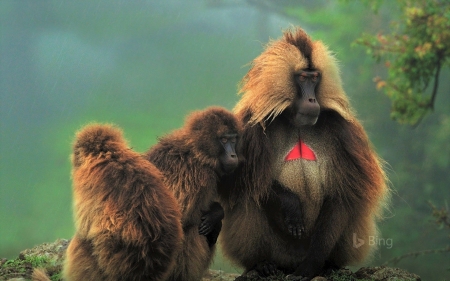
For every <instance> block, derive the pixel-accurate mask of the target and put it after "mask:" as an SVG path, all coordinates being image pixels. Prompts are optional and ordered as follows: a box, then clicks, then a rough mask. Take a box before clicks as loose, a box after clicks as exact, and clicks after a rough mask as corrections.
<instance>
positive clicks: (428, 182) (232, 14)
mask: <svg viewBox="0 0 450 281" xmlns="http://www.w3.org/2000/svg"><path fill="white" fill-rule="evenodd" d="M363 2H364V1H325V0H320V1H293V0H292V1H290V0H282V1H254V0H247V1H246V0H229V1H227V0H222V1H221V0H190V1H174V0H170V1H167V0H166V1H151V0H113V1H103V0H90V1H69V0H54V1H51V0H39V1H37V0H21V1H17V0H1V1H0V258H2V257H5V258H13V257H15V256H17V255H18V253H19V252H20V251H21V250H23V249H26V248H30V247H32V246H34V245H36V244H40V243H43V242H52V241H54V240H55V239H57V238H67V239H69V238H70V237H71V236H72V235H73V233H74V226H73V218H72V194H71V178H70V168H71V167H70V161H69V155H70V153H71V143H72V141H73V138H74V134H75V132H76V131H77V130H78V129H80V128H81V127H82V126H84V125H86V124H88V123H89V122H93V121H96V122H102V123H114V124H117V125H118V126H119V127H121V128H122V129H123V131H124V135H125V137H126V138H127V140H128V141H129V143H130V145H131V146H132V147H133V149H134V150H136V151H139V152H144V151H146V150H147V149H148V148H149V147H150V146H152V145H153V144H155V143H156V141H157V138H158V137H160V136H163V135H164V134H165V133H168V132H170V131H171V130H173V129H176V128H178V127H180V126H181V125H182V124H183V122H184V117H185V116H186V114H188V113H189V112H191V111H193V110H196V109H203V108H205V107H207V106H211V105H219V106H224V107H226V108H228V109H232V108H233V106H234V104H235V103H236V102H237V100H238V99H239V96H237V84H238V83H239V81H240V80H241V78H242V77H243V76H244V75H245V73H246V72H247V71H248V69H249V66H248V63H249V62H251V60H252V59H253V58H255V57H256V56H257V55H259V54H260V53H261V51H262V50H263V48H264V45H265V44H266V43H267V42H269V40H270V39H271V38H272V39H276V38H278V37H280V36H281V34H282V30H284V29H286V28H289V27H291V26H293V25H298V26H301V27H303V28H304V29H305V30H306V31H307V32H308V33H309V34H310V35H311V37H312V38H313V39H320V40H322V41H324V42H325V43H326V44H327V45H329V47H330V49H331V50H333V51H334V52H335V53H336V57H337V58H338V60H339V61H340V65H341V72H342V78H343V81H344V89H345V90H346V92H347V94H348V96H349V97H350V100H351V102H352V105H353V107H354V108H355V110H356V112H357V113H358V117H359V118H360V120H361V121H362V122H363V124H364V126H365V128H366V130H367V132H368V134H369V136H370V138H371V141H372V142H373V145H374V147H375V149H376V150H377V152H378V153H379V154H380V156H381V157H382V158H383V159H385V160H386V162H387V163H388V164H387V165H386V168H387V172H388V175H389V178H390V181H391V186H392V189H393V191H394V193H393V198H392V204H391V208H390V211H389V212H388V213H387V214H386V215H387V219H386V220H385V221H383V222H382V223H380V230H381V232H380V237H379V238H380V239H390V240H389V241H391V242H392V245H391V247H388V246H387V245H380V246H379V251H377V252H376V254H375V256H374V258H373V260H372V261H371V262H370V263H369V264H370V265H380V264H382V263H383V262H385V261H387V260H389V259H391V258H393V257H396V256H399V255H402V254H405V253H408V252H414V251H418V250H427V249H437V248H443V247H444V246H445V245H447V244H448V232H446V231H445V230H444V229H438V228H437V227H436V226H435V224H434V223H433V222H432V219H431V208H430V206H429V204H428V203H427V202H428V201H431V202H433V203H434V204H436V205H437V206H443V207H445V206H447V204H448V199H449V195H450V192H449V182H450V173H449V167H450V115H449V112H450V95H448V93H449V89H450V81H449V79H448V77H450V76H449V74H450V73H449V71H448V69H446V70H444V71H442V73H441V82H440V88H439V89H440V90H439V91H440V92H439V93H438V96H437V100H436V107H435V111H434V113H433V114H432V115H429V116H428V117H426V118H425V119H424V120H423V121H422V122H421V123H420V125H419V126H417V128H414V129H413V128H411V127H408V126H404V125H403V126H402V125H399V124H397V123H395V122H394V121H392V120H391V119H390V118H389V113H390V101H389V99H388V98H387V97H386V96H385V95H384V94H383V93H381V92H379V91H377V90H376V87H375V84H374V82H373V78H374V77H376V76H383V75H384V76H385V75H386V73H385V69H384V68H383V66H382V64H377V63H376V62H375V61H374V60H373V59H372V58H371V57H370V56H369V55H368V54H366V51H365V50H364V48H362V47H358V46H354V44H352V43H353V42H354V41H355V40H356V39H357V38H358V37H359V36H360V35H361V33H362V32H370V33H377V32H379V31H381V30H387V29H389V22H390V21H391V20H392V19H393V18H395V17H396V16H398V13H399V11H398V10H396V9H395V7H394V6H393V5H391V4H390V3H392V2H390V1H386V2H388V3H385V4H384V6H382V8H381V10H380V11H379V12H378V13H376V14H375V13H373V11H372V10H371V9H370V8H369V7H368V6H367V5H365V4H364V3H363ZM444 77H446V79H444ZM380 241H381V240H380ZM448 257H449V254H448V252H447V253H443V254H433V255H427V256H423V257H417V258H408V259H404V260H402V261H400V262H399V263H398V264H397V265H396V266H397V267H401V268H405V269H407V270H409V271H410V272H413V273H417V274H419V275H420V276H421V277H422V278H423V280H443V279H445V278H447V279H448V278H450V274H449V271H448V268H450V265H449V264H448ZM444 261H446V262H444ZM390 266H392V265H390ZM213 268H215V269H222V270H224V271H226V272H240V271H241V269H239V268H237V267H235V266H232V265H230V264H229V263H228V262H227V261H226V260H225V259H224V258H223V257H222V255H221V253H220V251H219V252H218V253H217V255H216V259H215V262H214V265H213Z"/></svg>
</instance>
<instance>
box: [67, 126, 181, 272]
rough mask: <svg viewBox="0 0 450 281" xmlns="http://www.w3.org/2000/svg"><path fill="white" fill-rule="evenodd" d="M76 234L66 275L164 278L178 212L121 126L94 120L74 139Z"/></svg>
mask: <svg viewBox="0 0 450 281" xmlns="http://www.w3.org/2000/svg"><path fill="white" fill-rule="evenodd" d="M72 162H73V171H72V177H73V193H74V194H73V196H74V217H75V226H76V234H75V236H74V237H73V239H72V240H71V242H70V244H69V247H68V249H67V256H66V261H65V265H64V273H63V274H64V278H65V280H68V281H71V280H105V281H106V280H108V281H110V280H155V281H156V280H165V279H166V278H167V276H168V273H169V271H170V270H172V268H173V266H174V262H175V256H176V254H178V251H179V249H180V247H181V242H182V239H183V237H182V229H181V222H180V217H181V213H180V210H179V207H178V204H177V202H176V200H175V198H174V196H173V195H172V193H171V192H170V191H169V190H168V189H167V188H166V187H165V186H164V184H163V182H162V179H161V178H162V176H161V173H160V172H159V171H158V169H156V168H155V166H154V165H152V164H151V163H149V162H148V161H147V160H145V159H144V158H143V157H142V156H141V155H140V154H138V153H136V152H134V151H132V150H131V149H130V148H128V146H127V144H126V142H125V140H124V139H123V137H122V134H121V132H120V130H118V129H117V128H115V127H113V126H109V125H98V124H93V125H90V126H87V127H85V128H84V129H83V130H81V131H80V132H78V133H77V136H76V140H75V144H74V147H73V155H72Z"/></svg>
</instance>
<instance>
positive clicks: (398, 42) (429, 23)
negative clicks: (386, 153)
mask: <svg viewBox="0 0 450 281" xmlns="http://www.w3.org/2000/svg"><path fill="white" fill-rule="evenodd" d="M375 2H376V3H380V1H375ZM396 3H397V5H398V6H399V7H400V8H401V10H402V15H401V17H400V18H399V19H398V20H396V21H393V22H392V23H391V29H392V32H391V33H390V34H382V33H378V34H377V35H371V34H367V33H365V34H363V35H362V37H361V38H359V39H358V40H356V43H357V44H359V45H363V46H366V47H367V53H368V54H370V55H372V56H373V57H374V58H375V59H376V60H377V61H378V62H380V61H382V60H383V61H384V63H385V66H386V67H387V69H388V77H387V79H382V78H380V77H377V78H375V82H376V87H377V89H384V91H385V93H386V94H387V96H388V97H389V98H390V99H391V101H392V112H391V117H392V118H393V119H394V120H397V121H398V122H399V123H402V124H404V123H407V124H411V125H416V124H418V123H419V122H420V121H421V120H422V118H423V117H424V116H425V115H427V114H428V113H429V112H430V111H432V110H433V109H434V103H435V98H436V94H437V89H438V83H439V74H440V70H441V68H442V67H444V66H448V64H449V62H450V60H449V58H450V1H446V0H444V1H441V0H430V1H422V0H397V2H396ZM375 9H377V8H375ZM432 82H433V85H432V86H431V83H432ZM430 89H431V93H430Z"/></svg>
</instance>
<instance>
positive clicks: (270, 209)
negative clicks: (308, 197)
mask: <svg viewBox="0 0 450 281" xmlns="http://www.w3.org/2000/svg"><path fill="white" fill-rule="evenodd" d="M265 209H266V213H267V215H268V217H269V219H271V220H272V221H273V223H274V224H275V226H276V227H278V228H279V229H281V231H282V232H284V233H286V231H287V233H288V234H289V235H290V236H292V237H294V238H296V239H300V238H301V237H302V235H303V234H304V232H305V229H304V224H303V213H302V209H301V204H300V200H299V199H298V196H297V195H296V194H295V193H293V192H292V191H290V190H289V189H287V188H286V187H284V186H283V185H282V184H281V183H279V182H278V181H273V183H272V193H271V194H270V196H269V199H268V201H267V205H266V206H265Z"/></svg>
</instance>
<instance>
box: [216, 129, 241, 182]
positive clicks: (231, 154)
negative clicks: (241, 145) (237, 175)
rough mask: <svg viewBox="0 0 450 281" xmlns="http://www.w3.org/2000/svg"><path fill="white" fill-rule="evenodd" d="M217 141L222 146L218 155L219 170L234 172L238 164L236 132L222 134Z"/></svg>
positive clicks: (227, 172) (225, 172)
mask: <svg viewBox="0 0 450 281" xmlns="http://www.w3.org/2000/svg"><path fill="white" fill-rule="evenodd" d="M219 142H220V144H221V145H222V147H223V150H222V152H221V153H220V156H219V162H220V170H221V172H222V173H223V174H230V173H232V172H234V170H235V169H236V168H237V166H238V164H239V159H238V156H237V153H236V143H237V134H236V133H233V134H225V135H222V136H221V137H220V140H219Z"/></svg>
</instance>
